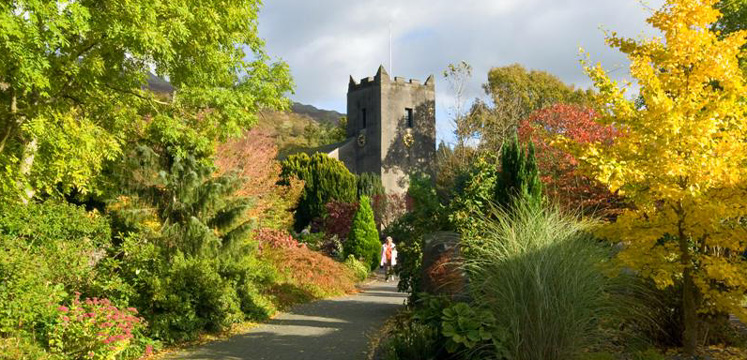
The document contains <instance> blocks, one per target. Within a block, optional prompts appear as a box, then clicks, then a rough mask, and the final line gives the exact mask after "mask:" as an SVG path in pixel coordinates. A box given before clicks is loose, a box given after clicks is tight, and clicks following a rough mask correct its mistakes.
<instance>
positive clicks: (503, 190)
mask: <svg viewBox="0 0 747 360" xmlns="http://www.w3.org/2000/svg"><path fill="white" fill-rule="evenodd" d="M495 201H496V203H498V204H499V205H501V206H503V207H512V206H513V204H514V203H516V202H519V201H521V202H526V203H529V204H532V205H533V204H539V203H540V202H541V201H542V182H541V181H540V178H539V170H538V168H537V161H536V160H535V157H534V143H533V142H531V141H530V142H529V146H528V147H527V150H526V151H525V150H524V148H523V147H522V146H521V144H519V139H518V138H517V137H514V139H513V141H512V142H510V143H508V144H505V145H504V146H503V149H502V151H501V171H500V173H499V174H498V179H497V181H496V188H495Z"/></svg>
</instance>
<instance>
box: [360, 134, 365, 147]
mask: <svg viewBox="0 0 747 360" xmlns="http://www.w3.org/2000/svg"><path fill="white" fill-rule="evenodd" d="M364 145H366V134H360V135H358V146H360V147H363V146H364Z"/></svg>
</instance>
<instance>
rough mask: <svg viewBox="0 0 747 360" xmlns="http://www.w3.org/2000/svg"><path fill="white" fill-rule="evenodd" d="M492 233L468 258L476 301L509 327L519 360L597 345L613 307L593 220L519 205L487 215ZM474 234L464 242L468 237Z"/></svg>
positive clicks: (568, 355) (567, 354) (510, 345)
mask: <svg viewBox="0 0 747 360" xmlns="http://www.w3.org/2000/svg"><path fill="white" fill-rule="evenodd" d="M484 223H485V226H486V227H487V229H486V230H487V231H485V234H487V235H486V236H485V237H484V238H483V239H482V240H480V241H478V244H476V246H475V247H473V249H474V252H472V253H470V255H469V256H468V258H467V259H465V269H466V271H467V273H468V275H469V279H470V291H471V293H472V296H473V299H474V303H475V304H479V306H480V307H481V308H483V309H486V310H488V311H489V312H491V313H492V314H493V316H494V317H495V319H496V322H497V325H498V326H500V327H501V328H504V329H506V330H507V332H508V334H507V336H506V339H505V342H504V346H505V347H506V348H507V349H508V351H509V353H510V357H511V358H512V359H515V360H523V359H526V360H543V359H572V358H574V357H575V356H576V355H578V354H579V352H580V351H582V349H584V348H585V347H587V346H590V345H593V344H594V342H595V334H596V333H598V331H597V330H598V321H599V320H600V318H602V317H603V316H605V314H606V311H607V310H608V309H609V308H608V306H607V305H608V301H606V290H607V289H608V286H609V282H608V279H607V278H606V277H605V276H604V275H603V274H602V272H601V271H600V270H601V269H600V266H602V264H603V263H604V262H605V259H606V255H605V252H604V251H603V249H602V248H600V246H598V245H597V243H596V241H595V240H594V239H593V238H591V236H590V235H588V233H587V232H586V228H587V227H588V225H589V224H588V223H585V222H583V221H581V222H579V221H578V220H577V219H576V218H575V217H573V216H569V215H565V214H563V213H561V212H559V211H557V210H554V209H546V208H542V207H540V206H536V205H534V206H530V205H526V204H524V203H519V204H517V205H516V206H515V207H514V208H513V209H512V210H511V212H510V214H509V213H507V212H504V211H500V210H496V214H494V215H493V216H490V217H489V219H484ZM470 240H471V239H470V238H465V239H463V241H465V242H469V241H470Z"/></svg>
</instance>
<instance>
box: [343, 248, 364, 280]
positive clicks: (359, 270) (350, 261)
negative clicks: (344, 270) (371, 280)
mask: <svg viewBox="0 0 747 360" xmlns="http://www.w3.org/2000/svg"><path fill="white" fill-rule="evenodd" d="M345 266H347V267H348V269H350V270H351V271H353V273H354V274H355V278H356V279H357V280H358V281H363V280H366V279H367V278H368V274H369V268H368V266H367V265H366V264H364V263H362V262H361V261H360V260H358V259H356V258H355V256H354V255H353V254H350V255H348V258H347V259H345Z"/></svg>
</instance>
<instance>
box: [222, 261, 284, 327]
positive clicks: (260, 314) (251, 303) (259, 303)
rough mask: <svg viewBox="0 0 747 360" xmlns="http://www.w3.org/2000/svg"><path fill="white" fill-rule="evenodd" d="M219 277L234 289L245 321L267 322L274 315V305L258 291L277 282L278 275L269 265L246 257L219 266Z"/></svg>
mask: <svg viewBox="0 0 747 360" xmlns="http://www.w3.org/2000/svg"><path fill="white" fill-rule="evenodd" d="M220 275H221V277H222V278H224V279H226V280H227V281H229V282H230V283H231V285H232V287H233V288H235V289H236V295H237V296H238V298H239V303H240V306H241V311H242V312H243V313H244V316H245V318H246V319H248V320H253V321H261V320H267V319H269V318H270V317H271V316H272V315H274V314H275V312H276V311H277V309H276V308H275V305H274V304H273V303H272V301H271V300H270V299H269V298H268V297H267V296H265V295H264V294H262V292H261V291H260V287H265V288H267V287H269V286H271V285H272V284H273V283H276V282H277V281H278V274H277V272H276V270H275V268H273V267H272V266H271V265H270V264H267V263H264V262H261V261H259V260H257V259H256V258H255V257H254V256H252V255H248V256H245V257H244V258H242V259H240V260H236V261H229V262H224V263H223V264H221V267H220Z"/></svg>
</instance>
